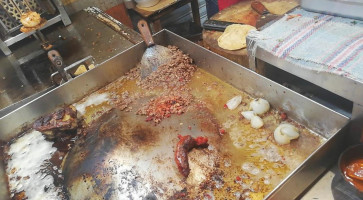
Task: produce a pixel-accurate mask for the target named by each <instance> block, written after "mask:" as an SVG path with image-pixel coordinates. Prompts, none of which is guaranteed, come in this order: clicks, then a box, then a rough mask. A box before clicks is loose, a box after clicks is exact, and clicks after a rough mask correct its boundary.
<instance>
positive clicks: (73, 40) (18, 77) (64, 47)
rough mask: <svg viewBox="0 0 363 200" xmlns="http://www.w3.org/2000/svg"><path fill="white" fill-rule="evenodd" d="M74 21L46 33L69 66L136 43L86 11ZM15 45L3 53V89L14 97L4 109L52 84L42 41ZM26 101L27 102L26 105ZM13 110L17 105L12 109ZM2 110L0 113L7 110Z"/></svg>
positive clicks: (0, 75)
mask: <svg viewBox="0 0 363 200" xmlns="http://www.w3.org/2000/svg"><path fill="white" fill-rule="evenodd" d="M72 21H73V23H72V24H71V25H69V26H68V27H64V26H62V25H60V26H52V27H50V28H49V29H47V30H45V31H44V32H43V34H44V35H45V36H46V37H47V39H48V40H49V41H50V43H52V44H53V46H54V49H57V50H58V51H59V52H60V54H61V55H62V57H63V58H64V62H65V63H66V64H67V65H70V64H72V63H75V62H77V61H79V60H80V59H83V58H85V57H87V56H90V55H92V56H93V57H94V62H95V64H97V63H102V62H104V61H105V60H107V59H109V58H111V57H112V56H114V55H116V54H118V53H119V52H121V51H124V50H126V49H128V48H129V47H131V46H132V45H133V43H131V42H129V41H128V39H126V38H125V37H123V36H122V35H119V34H118V33H117V32H115V31H114V30H112V29H111V28H109V27H108V26H107V25H105V24H103V23H102V22H101V21H99V20H98V19H97V18H95V17H93V16H90V15H89V14H87V13H86V12H84V11H80V12H79V13H76V14H74V15H73V16H72ZM124 28H125V29H126V30H125V31H129V32H130V34H132V37H133V38H139V40H140V41H141V37H140V36H139V35H138V34H137V33H136V32H135V31H130V29H129V28H127V27H124ZM0 47H1V44H0ZM14 47H15V48H14V53H13V55H12V56H9V57H6V56H4V55H0V92H1V93H2V94H6V95H7V98H8V99H10V100H11V101H2V102H1V103H2V104H1V106H0V110H2V109H5V107H7V106H10V104H12V103H16V102H19V101H21V100H22V99H25V98H27V97H30V96H31V95H33V94H34V95H35V93H37V92H41V91H44V90H46V89H47V88H49V87H52V84H51V80H50V76H51V74H52V73H53V71H51V69H50V67H51V63H50V62H49V60H48V59H47V56H46V52H45V51H44V50H43V49H41V48H40V46H39V43H38V41H35V40H30V39H26V40H24V41H22V43H21V46H17V45H14ZM29 52H31V53H29ZM14 63H17V65H15V66H18V67H13V65H14ZM34 72H36V74H34ZM39 80H40V81H39ZM86 82H87V81H86ZM27 99H28V100H29V99H34V98H27ZM24 103H25V102H24V101H23V102H22V104H24ZM18 105H19V104H18ZM20 105H21V104H20ZM13 109H14V107H12V109H11V110H13ZM7 110H8V111H9V109H7ZM2 111H3V110H2ZM2 111H1V112H0V116H3V115H4V113H7V112H2Z"/></svg>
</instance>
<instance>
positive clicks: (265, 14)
mask: <svg viewBox="0 0 363 200" xmlns="http://www.w3.org/2000/svg"><path fill="white" fill-rule="evenodd" d="M251 7H252V9H253V10H255V11H256V12H257V13H258V14H260V15H261V17H260V18H259V19H258V20H257V22H256V28H260V27H262V26H264V25H265V24H267V23H269V22H271V21H273V20H275V19H276V18H278V17H280V16H279V15H275V14H272V13H270V11H268V10H267V8H266V7H265V6H264V5H263V4H262V3H261V2H259V1H254V2H252V3H251Z"/></svg>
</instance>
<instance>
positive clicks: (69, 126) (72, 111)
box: [33, 106, 78, 132]
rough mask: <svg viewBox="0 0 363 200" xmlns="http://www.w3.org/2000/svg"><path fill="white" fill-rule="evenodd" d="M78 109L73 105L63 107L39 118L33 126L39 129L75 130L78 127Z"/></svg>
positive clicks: (41, 130) (42, 130)
mask: <svg viewBox="0 0 363 200" xmlns="http://www.w3.org/2000/svg"><path fill="white" fill-rule="evenodd" d="M77 126H78V122H77V110H76V108H75V107H73V106H67V107H64V108H61V109H59V110H57V111H55V112H53V113H51V114H48V115H45V116H42V117H40V118H39V119H37V120H36V121H35V122H34V124H33V128H34V129H35V130H37V131H40V132H44V131H53V130H61V131H65V130H73V129H75V128H77Z"/></svg>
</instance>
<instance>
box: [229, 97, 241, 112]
mask: <svg viewBox="0 0 363 200" xmlns="http://www.w3.org/2000/svg"><path fill="white" fill-rule="evenodd" d="M241 102H242V96H241V95H238V96H235V97H233V98H232V99H230V100H228V101H227V103H226V105H227V107H228V109H230V110H233V109H235V108H237V106H238V105H239V104H240V103H241Z"/></svg>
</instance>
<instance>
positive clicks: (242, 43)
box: [218, 24, 256, 50]
mask: <svg viewBox="0 0 363 200" xmlns="http://www.w3.org/2000/svg"><path fill="white" fill-rule="evenodd" d="M250 30H256V28H255V27H253V26H250V25H241V24H232V25H229V26H227V28H226V30H224V32H223V34H222V35H221V36H220V37H219V38H218V46H219V47H221V48H222V49H226V50H238V49H242V48H246V36H247V34H248V32H249V31H250Z"/></svg>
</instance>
